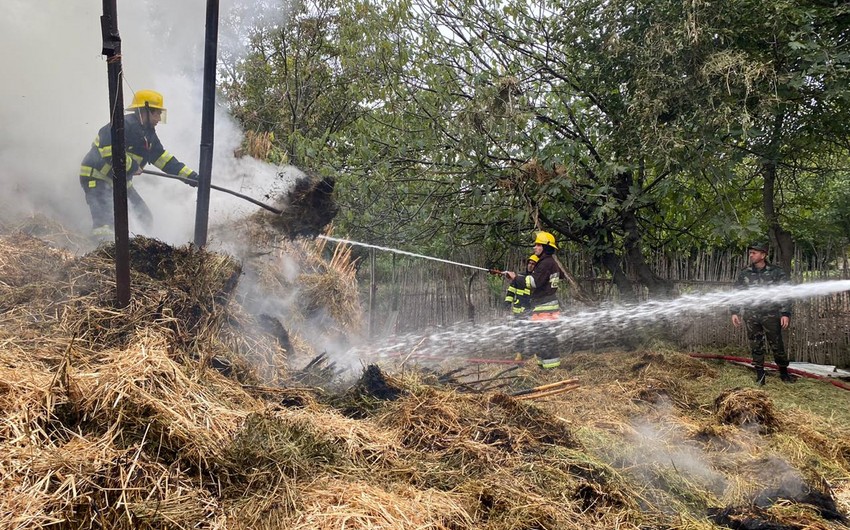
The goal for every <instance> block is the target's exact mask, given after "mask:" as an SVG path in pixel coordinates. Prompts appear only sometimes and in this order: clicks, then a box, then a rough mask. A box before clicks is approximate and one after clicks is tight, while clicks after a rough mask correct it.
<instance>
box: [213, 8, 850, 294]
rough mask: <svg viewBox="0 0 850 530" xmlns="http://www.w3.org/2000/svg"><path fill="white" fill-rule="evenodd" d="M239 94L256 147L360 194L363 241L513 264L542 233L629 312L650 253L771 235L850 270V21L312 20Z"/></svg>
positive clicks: (670, 13)
mask: <svg viewBox="0 0 850 530" xmlns="http://www.w3.org/2000/svg"><path fill="white" fill-rule="evenodd" d="M311 1H313V2H315V3H314V4H309V5H308V4H302V5H300V6H299V8H298V9H295V10H293V12H292V14H291V17H290V20H288V21H287V23H286V24H282V25H278V26H272V27H263V26H258V27H255V28H253V30H252V32H251V34H250V39H251V43H252V50H253V52H252V54H251V55H250V56H249V57H248V58H247V59H246V60H244V61H241V62H238V63H236V64H232V65H230V69H229V70H228V72H229V74H228V76H227V77H226V79H227V83H226V84H225V86H224V90H225V93H226V94H227V95H228V97H229V99H230V101H231V105H232V107H233V108H234V111H235V114H236V115H237V117H238V118H239V119H240V120H241V121H242V122H243V123H244V124H245V125H246V127H248V128H249V129H255V130H263V131H268V132H270V133H274V138H275V139H276V142H277V144H278V145H279V148H280V149H281V150H283V151H284V152H285V153H286V156H287V157H288V159H289V160H292V161H295V162H296V163H300V164H308V165H310V166H313V167H318V168H323V169H324V170H326V171H331V170H333V171H334V172H336V173H337V174H338V175H339V176H340V179H339V183H338V188H337V189H338V194H339V201H340V202H341V203H342V205H343V206H345V208H344V210H343V217H342V219H341V223H342V225H343V227H344V230H345V231H346V232H347V233H349V234H350V235H352V236H353V237H357V238H362V239H364V240H367V241H370V242H377V243H381V244H386V245H399V246H405V245H409V246H414V247H416V249H418V250H420V251H432V252H440V253H448V252H450V251H451V249H452V248H456V247H462V246H467V245H479V246H482V245H483V246H484V248H485V249H487V250H488V251H490V252H493V253H499V252H503V251H504V249H506V248H509V247H511V246H526V245H528V241H529V239H530V237H531V233H532V231H533V230H535V229H546V230H550V231H553V232H555V233H556V234H557V235H558V237H559V239H561V240H562V241H564V242H565V243H566V244H567V245H566V247H567V248H570V246H572V247H573V248H576V247H577V248H581V249H583V250H585V251H587V252H590V253H591V255H592V256H593V257H594V259H595V262H596V264H597V265H598V266H599V267H600V270H602V271H605V272H606V273H608V274H611V276H612V277H613V278H614V280H615V282H616V283H617V285H618V286H619V287H620V289H621V291H622V292H623V293H624V294H628V293H630V292H632V281H633V279H637V280H638V281H639V282H640V283H641V284H643V285H644V286H646V287H648V288H649V289H650V291H652V292H656V293H663V292H665V291H666V290H667V288H668V285H667V284H666V282H664V281H663V280H661V279H660V278H659V277H658V276H656V275H655V273H654V271H653V269H652V266H651V265H650V264H649V263H647V261H646V260H645V255H646V252H647V251H648V250H659V249H661V250H666V251H669V252H683V251H688V250H690V249H693V248H706V247H715V248H730V247H736V246H738V245H740V244H742V243H743V242H745V241H747V240H749V239H752V238H756V237H759V238H763V237H764V234H766V233H768V232H769V234H770V236H771V238H772V239H773V241H774V242H775V243H776V244H777V247H778V249H779V253H778V256H779V258H780V260H782V261H784V262H786V264H787V262H788V261H789V260H790V255H791V251H792V250H793V241H794V240H795V239H796V240H798V241H801V242H805V243H806V245H807V246H809V247H811V246H813V245H815V244H816V242H817V241H818V240H820V239H822V238H824V237H828V238H831V240H833V241H835V242H836V244H835V248H841V249H843V248H846V246H847V244H848V240H849V239H850V238H848V233H847V230H846V218H847V211H846V210H847V208H846V202H843V203H842V201H841V200H840V197H846V193H844V195H842V191H843V190H846V189H847V188H850V185H848V184H850V183H848V166H850V162H848V151H850V150H849V149H848V147H850V142H849V141H848V138H850V134H848V131H850V128H848V127H850V120H848V119H847V118H849V117H850V116H848V113H849V111H848V109H850V88H848V86H847V84H846V79H847V73H848V72H847V70H848V64H850V48H848V35H850V32H848V29H847V28H848V26H850V24H848V21H850V9H848V7H847V5H846V4H840V3H836V4H833V3H831V2H825V1H819V0H806V1H804V2H792V1H790V0H782V1H780V2H775V1H770V2H768V1H767V0H734V1H732V2H727V3H725V4H724V5H723V6H722V9H721V8H719V7H718V6H717V5H715V4H709V3H706V2H689V3H681V2H675V1H672V0H662V1H654V0H653V1H650V0H615V1H610V0H569V1H566V0H534V1H532V2H528V1H526V0H509V1H503V0H500V1H498V2H496V1H493V0H394V1H390V2H384V3H381V4H380V5H374V4H372V3H370V2H368V1H361V0H358V1H350V0H342V1H337V0H311Z"/></svg>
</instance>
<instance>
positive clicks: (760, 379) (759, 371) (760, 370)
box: [756, 366, 767, 386]
mask: <svg viewBox="0 0 850 530" xmlns="http://www.w3.org/2000/svg"><path fill="white" fill-rule="evenodd" d="M766 377H767V376H766V375H765V374H764V366H756V384H757V385H759V386H764V384H765V382H766Z"/></svg>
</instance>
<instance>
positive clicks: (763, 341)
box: [744, 313, 788, 367]
mask: <svg viewBox="0 0 850 530" xmlns="http://www.w3.org/2000/svg"><path fill="white" fill-rule="evenodd" d="M781 318H782V316H781V315H780V314H779V313H753V314H746V315H744V323H745V324H746V325H747V339H748V340H749V342H750V353H751V354H752V356H753V366H756V367H763V366H764V355H765V353H767V347H768V346H769V347H770V350H771V353H773V360H774V361H775V362H776V365H777V366H780V367H786V366H788V356H787V355H786V354H785V343H784V342H783V340H782V325H781V322H780V319H781Z"/></svg>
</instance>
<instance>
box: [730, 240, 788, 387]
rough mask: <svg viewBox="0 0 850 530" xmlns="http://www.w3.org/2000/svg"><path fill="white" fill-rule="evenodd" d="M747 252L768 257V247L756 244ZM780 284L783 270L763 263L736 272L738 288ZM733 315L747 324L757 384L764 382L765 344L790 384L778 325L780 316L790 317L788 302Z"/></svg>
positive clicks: (784, 275) (739, 310) (784, 277)
mask: <svg viewBox="0 0 850 530" xmlns="http://www.w3.org/2000/svg"><path fill="white" fill-rule="evenodd" d="M748 250H758V251H760V252H764V253H765V254H767V245H765V244H759V243H756V244H753V245H751V246H750V247H749V248H748ZM783 283H788V274H787V273H786V272H785V270H784V269H782V267H779V266H777V265H773V264H771V263H768V262H766V261H765V262H764V266H763V267H762V268H758V267H756V265H755V264H753V265H750V266H749V267H747V268H745V269H742V270H741V271H740V272H739V273H738V279H737V280H736V281H735V286H736V287H737V288H739V289H753V288H759V287H766V286H772V285H779V284H783ZM732 315H738V316H739V317H741V318H742V319H743V321H744V324H745V325H746V328H747V339H748V341H749V346H750V353H751V355H752V358H753V366H754V367H755V368H756V382H757V383H759V384H764V382H765V373H764V357H765V353H766V344H767V345H768V346H769V347H770V349H771V352H772V353H773V359H774V361H775V362H776V365H777V366H779V370H780V376H781V378H782V380H783V381H791V380H792V378H791V376H790V375H789V374H788V356H787V355H786V353H785V343H784V342H783V340H782V325H781V322H782V317H789V318H790V316H791V306H790V303H789V302H788V301H787V300H786V301H780V302H774V303H769V304H764V305H760V306H757V307H746V308H744V307H733V308H732ZM765 343H766V344H765Z"/></svg>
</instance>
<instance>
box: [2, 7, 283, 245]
mask: <svg viewBox="0 0 850 530" xmlns="http://www.w3.org/2000/svg"><path fill="white" fill-rule="evenodd" d="M3 4H4V11H5V13H4V16H3V17H2V20H0V46H2V49H3V50H4V53H3V55H2V57H0V68H2V71H3V73H4V78H5V79H6V81H5V82H4V83H2V85H0V122H2V123H3V128H2V132H0V135H2V138H0V178H1V179H2V183H3V185H4V194H3V199H2V202H0V206H2V208H3V211H4V212H5V215H4V217H5V218H9V217H13V216H26V215H31V214H37V213H38V214H44V215H47V216H48V217H51V218H54V219H56V220H58V221H59V222H61V223H63V224H65V225H66V226H68V227H69V228H71V229H73V230H78V231H81V232H86V231H87V230H88V229H89V226H90V216H89V213H88V208H87V206H86V204H85V200H84V196H83V192H82V190H81V189H80V185H79V180H78V178H77V175H78V171H79V164H80V160H81V159H82V158H83V156H84V155H85V153H86V152H87V150H88V149H89V147H90V145H91V141H92V139H93V138H94V136H95V134H96V133H97V131H98V129H99V128H100V127H102V126H103V125H104V124H106V123H107V122H108V121H109V112H108V84H107V67H106V62H105V59H104V57H103V55H101V48H102V37H101V28H100V17H101V15H102V2H100V1H95V0H77V1H74V2H67V1H65V0H44V1H41V2H33V1H32V0H6V1H5V2H4V3H3ZM246 13H248V14H249V16H246ZM284 14H285V7H281V4H280V3H274V4H272V3H266V2H249V1H247V0H244V1H239V0H229V1H228V0H224V1H222V2H221V6H220V20H221V24H220V30H219V39H220V45H219V51H220V52H221V53H227V54H228V55H230V56H240V55H242V54H244V50H242V49H241V44H242V43H243V42H245V38H244V35H242V33H241V32H244V31H245V30H246V29H247V24H248V23H250V22H251V21H252V20H255V19H258V18H259V17H265V18H273V19H274V18H277V19H281V18H282V17H283V15H284ZM205 16H206V1H205V0H182V1H180V2H153V1H151V0H148V1H133V2H120V1H119V2H118V25H119V32H120V34H121V40H122V42H121V45H122V63H123V71H124V78H125V83H124V99H125V101H124V104H125V106H126V105H127V104H129V102H130V100H131V99H132V95H133V91H134V90H140V89H145V88H149V89H154V90H157V91H159V92H162V93H163V95H164V97H165V104H166V107H167V108H168V123H167V124H166V125H161V126H159V127H158V128H157V133H158V134H159V137H160V139H161V140H162V142H163V145H164V146H165V148H166V149H167V150H169V151H170V152H172V153H173V154H174V155H175V156H176V157H177V158H178V159H179V160H180V161H182V162H184V163H186V164H187V165H189V167H191V168H193V169H196V170H197V168H198V161H199V152H200V149H199V144H200V129H201V108H202V82H203V63H204V35H205ZM234 18H238V19H239V20H241V21H243V22H244V24H243V25H240V24H238V23H237V24H233V23H228V22H230V21H232V20H233V19H234ZM221 53H220V55H221ZM241 140H242V131H240V130H239V127H238V126H237V125H236V123H235V122H234V121H233V120H232V119H231V118H230V117H229V116H228V115H227V113H226V112H225V111H224V110H223V109H222V107H221V101H218V107H217V112H216V120H215V149H214V159H213V184H216V185H218V186H222V187H225V188H229V189H233V190H234V191H238V192H240V193H243V194H245V195H249V196H253V197H255V198H257V199H259V200H263V202H267V201H265V200H264V199H263V197H264V195H266V194H270V193H271V194H279V191H280V187H281V185H282V182H281V180H280V179H279V178H278V174H279V173H284V174H286V175H287V176H288V178H289V181H290V182H291V181H292V180H294V179H295V178H297V176H298V175H299V172H298V171H297V170H295V169H294V168H278V167H274V166H271V165H268V164H264V163H262V162H259V161H257V160H253V159H250V158H248V157H245V158H241V159H237V158H235V157H234V155H233V152H234V150H235V149H236V148H237V147H238V146H239V144H240V142H241ZM152 169H155V168H152ZM134 182H135V186H137V189H138V190H139V192H140V194H141V195H142V197H143V198H144V199H145V201H146V202H147V203H148V205H149V206H150V208H151V210H152V211H153V213H154V217H155V226H154V227H153V228H152V230H150V231H147V232H145V235H149V236H153V237H157V238H159V239H162V240H164V241H167V242H169V243H173V244H183V243H185V242H187V241H190V240H191V239H192V237H193V232H194V217H195V209H196V191H195V190H194V189H193V188H189V187H188V186H186V185H184V184H181V183H180V182H177V181H174V180H170V179H162V178H159V177H155V176H149V175H140V176H138V177H136V178H135V180H134ZM256 210H257V206H255V205H252V204H250V203H248V202H245V201H243V200H241V199H238V198H236V197H233V196H231V195H227V194H223V193H220V192H217V191H212V196H211V202H210V223H211V224H214V223H216V222H222V221H226V220H227V219H232V218H236V217H239V216H243V215H245V214H246V213H250V212H254V211H256ZM131 230H133V231H139V226H138V224H136V223H135V222H134V220H133V219H132V217H131Z"/></svg>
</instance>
